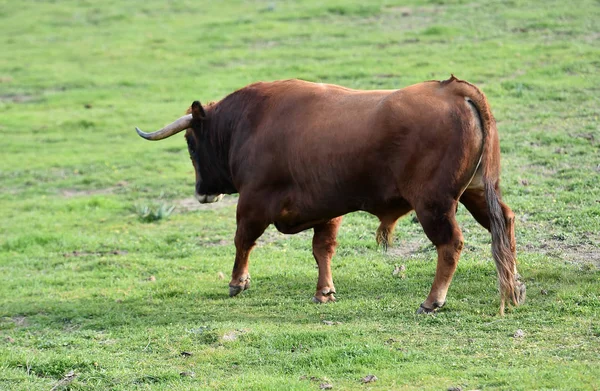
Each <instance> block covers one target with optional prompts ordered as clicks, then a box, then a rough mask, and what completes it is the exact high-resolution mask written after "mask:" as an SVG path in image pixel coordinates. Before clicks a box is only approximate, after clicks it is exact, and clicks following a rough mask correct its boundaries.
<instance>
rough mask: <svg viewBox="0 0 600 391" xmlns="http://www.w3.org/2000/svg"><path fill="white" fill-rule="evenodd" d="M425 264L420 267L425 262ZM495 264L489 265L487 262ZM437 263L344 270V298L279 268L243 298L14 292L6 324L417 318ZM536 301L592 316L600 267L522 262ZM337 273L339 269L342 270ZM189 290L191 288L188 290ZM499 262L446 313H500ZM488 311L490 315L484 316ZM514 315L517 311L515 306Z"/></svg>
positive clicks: (461, 289)
mask: <svg viewBox="0 0 600 391" xmlns="http://www.w3.org/2000/svg"><path fill="white" fill-rule="evenodd" d="M419 264H420V265H419ZM487 266H489V267H487ZM434 267H435V265H434V264H433V263H424V262H422V261H417V262H415V264H412V265H409V270H411V271H413V270H414V271H413V272H412V275H410V276H409V277H408V278H406V279H400V278H394V277H392V276H391V273H387V271H385V272H383V271H370V272H369V273H365V274H359V273H357V272H353V273H351V274H350V273H338V274H339V276H338V277H337V278H336V287H337V290H338V295H337V297H338V301H337V302H336V303H333V304H326V305H318V304H313V303H311V301H310V299H311V297H312V294H313V293H314V287H315V286H314V284H315V283H316V273H314V275H312V274H311V277H309V276H308V275H296V276H292V277H291V278H290V276H289V275H287V276H285V277H284V276H280V275H277V274H271V275H268V276H264V277H262V278H260V276H259V277H258V278H257V279H256V280H254V281H253V287H252V288H251V290H249V291H247V292H244V293H242V294H241V295H240V296H238V297H234V298H230V297H228V295H227V283H226V282H224V281H220V282H219V283H212V284H207V285H204V286H199V287H194V288H196V289H194V288H190V287H179V286H175V287H174V286H173V282H170V283H169V284H167V285H164V286H160V285H158V284H154V285H152V284H147V285H145V286H142V287H139V289H137V290H135V291H134V292H132V293H131V294H130V295H129V296H127V297H125V298H122V299H115V298H112V297H110V298H109V297H106V296H102V297H82V298H77V299H72V300H60V301H57V300H54V299H46V298H43V297H36V298H31V296H28V297H23V298H13V299H12V301H11V302H9V303H7V304H6V305H5V306H4V309H3V311H2V314H1V316H2V318H1V321H0V330H4V331H7V332H10V330H12V329H16V330H19V329H27V330H35V329H39V330H48V329H53V330H62V331H70V330H85V329H88V330H99V331H101V330H111V329H116V328H121V327H141V328H144V327H156V326H166V325H170V326H172V325H182V326H184V327H188V326H189V327H192V326H194V325H206V324H212V325H214V324H229V323H232V324H245V325H251V324H277V325H280V326H284V325H304V324H320V323H321V322H322V320H323V319H324V318H328V319H335V320H337V321H342V322H347V323H350V322H361V321H376V322H393V323H398V322H413V321H414V312H415V310H416V308H417V307H418V305H419V304H420V302H421V301H422V300H423V299H424V298H425V296H426V294H427V293H428V291H429V287H430V284H431V282H432V280H433V268H434ZM521 272H522V274H523V275H524V276H525V281H526V283H527V285H528V301H527V303H526V305H525V307H522V309H519V310H517V311H516V312H515V314H516V315H514V316H522V317H525V318H527V319H528V318H532V317H535V316H539V315H540V313H542V312H545V313H548V316H550V313H554V314H555V315H559V316H560V315H561V314H569V315H573V314H579V315H592V313H593V311H594V308H595V306H597V305H598V304H599V303H598V296H597V295H594V294H593V293H592V292H595V291H597V285H598V275H599V272H598V270H585V269H581V268H578V267H576V266H573V265H568V264H560V265H545V266H542V267H538V265H532V266H527V265H522V267H521ZM334 277H335V275H334ZM186 289H190V291H187V290H186ZM498 302H499V298H498V293H497V290H496V278H495V271H494V270H493V268H492V265H485V264H484V265H483V266H482V265H480V264H479V265H470V266H468V267H463V268H459V270H458V271H457V273H456V275H455V278H454V281H453V284H452V286H451V288H450V292H449V294H448V304H447V306H446V307H445V308H444V309H443V310H442V312H441V314H440V315H442V316H454V315H456V316H466V317H469V316H474V317H478V316H483V315H486V314H487V315H486V316H488V315H489V316H494V314H495V313H497V308H498ZM482 314H483V315H482ZM508 316H513V315H511V313H510V312H509V315H508Z"/></svg>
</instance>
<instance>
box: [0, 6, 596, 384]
mask: <svg viewBox="0 0 600 391" xmlns="http://www.w3.org/2000/svg"><path fill="white" fill-rule="evenodd" d="M598 20H600V3H598V1H591V0H590V1H588V0H582V1H578V2H562V1H549V2H548V1H524V0H523V1H521V0H513V1H490V2H478V1H469V0H432V1H416V0H413V1H410V0H409V1H404V2H399V1H393V0H387V1H371V2H364V1H363V2H359V1H341V0H340V1H330V2H326V4H325V2H321V1H316V0H315V1H301V2H291V1H290V2H288V1H258V0H257V1H245V2H242V1H228V2H216V1H215V2H205V1H201V2H198V1H179V2H163V1H128V2H120V1H104V2H102V3H98V2H91V1H77V2H76V1H60V2H53V1H44V2H42V1H33V0H26V1H23V2H9V1H7V0H4V1H0V26H1V27H0V31H2V36H1V38H0V136H1V143H0V217H1V218H0V389H2V390H38V389H39V390H49V389H51V388H52V387H53V386H55V385H57V384H58V383H59V381H60V380H61V379H63V378H64V377H65V375H66V374H67V373H68V372H70V371H74V372H75V375H76V377H75V379H74V380H73V381H72V382H71V383H70V384H65V385H64V386H62V389H67V388H70V389H73V390H136V389H139V390H147V389H151V390H189V389H222V390H249V389H256V390H258V389H271V390H281V389H297V390H317V389H319V386H320V384H321V383H331V384H332V385H333V387H334V389H381V390H389V389H406V390H410V389H432V390H445V389H448V388H449V387H462V389H510V390H530V389H546V390H547V389H581V390H590V389H598V388H600V381H599V380H598V379H600V369H599V368H600V324H599V323H598V320H599V315H600V298H599V292H600V271H599V268H600V249H599V248H600V235H599V232H600V130H599V125H598V123H599V122H598V118H599V116H600V98H599V97H600V88H599V86H600V26H599V24H598ZM450 73H454V74H455V75H456V76H457V77H459V78H462V79H466V80H469V81H471V82H473V83H476V84H477V85H479V86H480V87H481V88H482V89H483V90H484V92H485V93H486V94H487V96H488V99H489V101H490V103H491V105H492V109H493V111H494V114H495V116H496V118H497V120H498V127H499V131H500V136H501V144H502V152H503V188H504V198H505V200H506V201H507V202H508V204H509V205H510V206H511V207H512V208H513V210H514V211H515V213H516V214H517V222H518V225H517V242H518V244H517V248H518V253H519V261H520V267H519V270H520V272H521V274H522V275H523V277H524V280H525V282H526V283H527V286H528V297H527V302H526V304H525V305H524V306H522V307H520V308H516V309H512V310H510V311H508V313H507V315H506V316H505V317H503V318H501V317H499V316H498V315H497V311H498V302H499V297H498V292H497V289H496V277H495V270H494V266H493V263H492V261H491V257H490V254H489V253H490V250H489V235H488V234H487V232H485V231H484V230H483V229H482V228H481V227H479V226H478V225H477V224H476V223H475V222H474V220H473V219H472V218H471V217H470V216H469V215H468V213H467V212H466V211H465V210H464V208H461V209H460V210H459V220H460V223H461V226H462V227H463V231H464V236H465V250H464V252H463V256H462V258H461V262H460V264H459V267H458V270H457V273H456V275H455V279H454V281H453V284H452V286H451V288H450V291H449V295H448V303H447V305H446V307H444V309H443V310H442V311H440V312H439V313H438V314H436V315H435V316H416V315H414V311H415V310H416V308H417V307H418V305H419V303H420V302H421V301H422V300H423V299H424V298H425V296H426V294H427V293H428V290H429V287H430V285H431V282H432V280H433V273H434V270H435V262H434V257H435V254H434V251H433V249H432V247H431V245H430V243H429V242H428V240H427V239H426V238H425V236H424V234H423V233H422V231H421V229H420V226H419V225H418V224H416V223H413V222H412V220H411V218H410V217H408V218H405V219H404V220H402V221H401V222H400V224H399V226H398V229H397V234H396V246H395V247H394V248H393V249H390V251H389V252H388V253H383V252H381V251H380V250H378V249H377V247H376V246H375V240H374V233H375V229H376V227H377V221H376V219H375V218H374V217H372V216H369V215H367V214H363V213H355V214H352V215H350V216H348V217H346V219H345V221H344V223H343V226H342V228H341V231H340V237H339V242H340V246H339V248H338V252H337V255H336V257H335V258H334V262H333V275H334V281H335V283H336V288H337V291H338V295H337V297H338V302H337V303H335V304H332V305H314V304H311V303H310V298H311V297H312V294H313V293H314V288H315V285H316V274H317V272H316V270H315V267H314V260H313V259H312V255H311V247H310V242H311V236H310V232H306V233H302V234H299V235H295V236H291V237H287V236H284V235H281V234H279V233H277V232H276V231H275V230H274V229H273V228H270V229H269V230H268V232H267V233H265V235H264V237H263V238H262V239H261V241H260V245H259V247H258V248H257V249H256V250H255V251H254V253H253V254H252V257H251V273H252V276H253V286H252V289H251V290H250V291H248V292H245V293H244V294H243V295H241V296H240V297H236V298H233V299H231V298H229V297H228V296H227V293H228V288H227V282H228V275H229V272H230V270H231V267H232V265H233V256H234V248H233V234H234V231H235V197H229V198H226V199H225V200H224V201H222V203H221V204H214V205H209V206H202V207H200V206H197V205H196V204H195V203H194V202H195V201H190V198H191V196H192V195H193V189H194V174H193V167H192V165H191V164H190V162H189V158H188V156H187V152H186V148H185V142H184V140H183V138H181V137H173V138H171V139H169V140H165V141H163V142H160V143H148V142H145V141H143V140H141V139H140V138H139V137H138V136H137V135H136V133H135V131H134V126H140V127H141V128H142V129H146V130H148V131H150V130H154V129H156V128H159V127H161V126H162V125H164V124H165V123H168V122H170V121H172V120H173V119H175V118H177V117H178V116H180V115H181V114H182V113H183V112H184V111H185V109H186V108H187V107H188V106H189V105H190V103H191V102H192V101H193V100H196V99H200V100H201V101H202V102H208V101H211V100H217V99H220V98H221V97H223V96H224V95H226V94H227V93H229V92H231V91H233V90H235V89H237V88H240V87H242V86H244V85H246V84H248V83H250V82H253V81H257V80H273V79H283V78H291V77H297V78H302V79H307V80H312V81H320V82H331V83H337V84H343V85H345V86H348V87H353V88H365V89H368V88H400V87H403V86H406V85H409V84H412V83H416V82H419V81H423V80H428V79H446V78H448V77H449V75H450ZM161 205H168V206H171V205H175V206H176V208H175V210H174V211H173V213H172V214H170V215H169V214H161V218H159V219H154V220H155V221H154V222H148V221H147V220H145V219H144V218H141V216H140V213H139V210H140V209H139V208H140V207H143V206H148V208H149V209H150V212H155V214H156V215H158V214H159V212H158V210H159V209H156V208H160V206H161ZM150 220H152V219H150ZM400 264H404V265H406V272H404V278H398V277H394V276H393V275H392V271H393V270H394V267H395V265H400ZM220 273H223V274H224V275H225V278H224V279H222V278H221V277H222V275H221V274H220ZM323 320H327V321H332V322H339V323H334V324H333V325H327V324H325V323H323ZM518 329H521V330H523V332H524V337H522V338H515V337H514V333H515V332H516V331H517V330H518ZM184 351H185V352H189V353H191V354H192V355H191V356H189V357H184V356H182V355H181V353H182V352H184ZM182 372H187V373H188V374H190V373H193V374H194V376H182V375H180V373H182ZM368 374H373V375H376V376H377V378H378V380H377V381H376V382H374V383H369V384H362V383H361V381H360V380H361V379H362V378H364V377H365V376H366V375H368Z"/></svg>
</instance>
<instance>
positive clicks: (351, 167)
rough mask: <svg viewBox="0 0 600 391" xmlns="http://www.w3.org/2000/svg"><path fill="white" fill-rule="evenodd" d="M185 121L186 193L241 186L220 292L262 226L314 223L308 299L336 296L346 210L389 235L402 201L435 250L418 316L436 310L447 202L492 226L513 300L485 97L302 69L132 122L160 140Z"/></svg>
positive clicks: (243, 266)
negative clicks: (190, 178)
mask: <svg viewBox="0 0 600 391" xmlns="http://www.w3.org/2000/svg"><path fill="white" fill-rule="evenodd" d="M184 130H185V131H186V132H185V139H186V141H187V145H188V150H189V154H190V158H191V160H192V163H193V165H194V169H195V173H196V198H197V199H198V201H200V202H201V203H207V202H217V201H219V200H220V199H221V198H222V197H223V194H233V193H239V200H238V204H237V213H236V221H237V230H236V233H235V248H236V255H235V263H234V265H233V271H232V274H231V281H230V283H229V294H230V296H235V295H237V294H239V293H240V292H242V291H244V290H246V289H248V288H249V286H250V273H249V268H248V259H249V256H250V252H251V251H252V249H253V247H254V246H255V244H256V240H257V239H258V238H259V237H260V236H261V235H262V234H263V232H264V231H265V229H266V228H267V227H268V226H269V225H270V224H274V225H275V227H276V228H277V230H279V231H280V232H282V233H284V234H295V233H298V232H301V231H304V230H307V229H313V231H314V236H313V240H312V248H313V255H314V258H315V260H316V262H317V265H318V281H317V289H316V293H315V295H314V298H313V300H314V301H315V302H319V303H324V302H328V301H334V300H335V296H334V295H335V293H336V290H335V287H334V284H333V279H332V275H331V267H330V265H331V259H332V257H333V255H334V252H335V249H336V246H337V242H336V236H337V233H338V229H339V227H340V223H341V222H342V218H343V216H344V215H345V214H347V213H350V212H354V211H358V210H362V211H366V212H369V213H371V214H373V215H375V216H377V217H378V218H379V220H380V225H379V228H378V229H377V234H376V238H377V241H378V242H379V243H380V244H383V245H384V246H385V245H387V244H388V243H391V240H392V233H393V230H394V226H395V224H396V222H397V221H398V219H399V218H400V217H402V216H403V215H406V214H407V213H409V212H410V211H412V210H414V211H415V212H416V215H417V218H418V221H419V222H420V224H421V225H422V227H423V230H424V232H425V234H426V235H427V237H428V238H429V239H430V240H431V242H432V243H433V244H434V245H435V247H436V249H437V267H436V271H435V277H434V280H433V284H432V286H431V290H430V292H429V295H428V296H427V298H426V299H425V301H423V302H422V304H421V305H420V306H419V308H418V310H417V312H418V313H429V312H432V311H435V310H437V309H439V308H441V307H442V306H443V305H444V304H445V302H446V294H447V291H448V288H449V286H450V282H451V280H452V276H453V274H454V271H455V269H456V266H457V263H458V260H459V256H460V253H461V250H462V248H463V235H462V232H461V229H460V227H459V225H458V224H457V222H456V219H455V213H456V210H457V206H458V203H459V202H460V203H462V204H463V205H464V206H465V207H466V209H467V210H468V211H469V212H470V213H471V214H472V215H473V217H474V218H475V219H476V220H477V222H479V224H481V225H482V226H483V227H485V228H486V229H487V230H489V231H490V233H491V242H492V246H491V247H492V255H493V259H494V261H495V264H496V269H497V274H498V284H499V290H500V313H502V314H503V313H504V307H505V303H506V302H509V303H511V302H512V303H513V304H514V305H519V304H521V303H522V302H523V301H524V299H525V285H524V284H523V283H522V282H521V281H520V280H519V275H518V273H517V268H516V251H515V233H514V220H515V217H514V214H513V212H512V211H511V209H510V208H509V207H508V206H507V205H506V204H505V203H504V202H502V200H501V194H500V186H499V181H500V146H499V140H498V131H497V128H496V122H495V119H494V117H493V115H492V113H491V111H490V107H489V104H488V101H487V99H486V97H485V96H484V94H483V93H482V92H481V91H480V90H479V89H478V88H477V87H476V86H474V85H473V84H470V83H468V82H466V81H463V80H459V79H457V78H455V77H454V75H452V77H451V78H450V79H448V80H445V81H427V82H424V83H420V84H415V85H412V86H409V87H406V88H403V89H400V90H376V91H360V90H353V89H348V88H344V87H340V86H336V85H330V84H322V83H311V82H306V81H301V80H283V81H275V82H259V83H254V84H250V85H248V86H246V87H244V88H241V89H239V90H237V91H235V92H233V93H231V94H230V95H228V96H227V97H225V98H223V99H222V100H220V101H218V102H216V103H211V104H208V105H205V106H202V105H201V104H200V102H198V101H195V102H193V103H192V105H191V107H190V108H189V109H188V112H187V114H186V115H185V116H183V117H181V118H179V119H178V120H176V121H175V122H173V123H171V124H169V125H167V126H165V127H164V128H162V129H160V130H158V131H155V132H152V133H145V132H143V131H141V130H140V129H139V128H136V131H137V133H138V134H139V135H140V136H141V137H143V138H145V139H147V140H162V139H165V138H167V137H171V136H173V135H174V134H176V133H178V132H181V131H184Z"/></svg>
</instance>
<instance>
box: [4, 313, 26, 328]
mask: <svg viewBox="0 0 600 391" xmlns="http://www.w3.org/2000/svg"><path fill="white" fill-rule="evenodd" d="M4 319H6V318H4ZM8 320H9V321H11V322H13V323H14V324H15V326H18V327H27V326H28V325H29V322H28V321H27V318H26V317H24V316H22V315H17V316H13V317H11V318H8Z"/></svg>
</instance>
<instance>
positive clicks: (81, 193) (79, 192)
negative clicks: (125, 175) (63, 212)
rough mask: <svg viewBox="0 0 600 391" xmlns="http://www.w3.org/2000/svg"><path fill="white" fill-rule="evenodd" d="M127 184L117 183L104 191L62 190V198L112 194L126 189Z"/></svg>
mask: <svg viewBox="0 0 600 391" xmlns="http://www.w3.org/2000/svg"><path fill="white" fill-rule="evenodd" d="M127 185H128V183H127V182H126V181H121V182H118V183H117V184H116V185H115V186H111V187H106V188H104V189H89V190H77V189H64V190H63V191H62V196H63V197H65V198H72V197H82V196H92V195H102V194H113V193H114V192H116V191H117V190H119V189H122V188H124V187H126V186H127Z"/></svg>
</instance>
